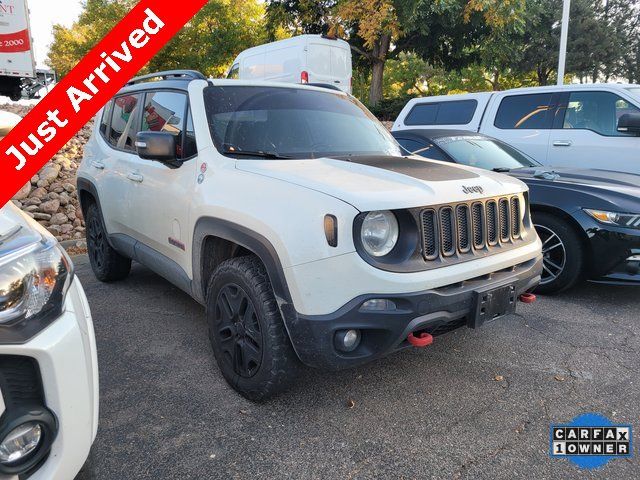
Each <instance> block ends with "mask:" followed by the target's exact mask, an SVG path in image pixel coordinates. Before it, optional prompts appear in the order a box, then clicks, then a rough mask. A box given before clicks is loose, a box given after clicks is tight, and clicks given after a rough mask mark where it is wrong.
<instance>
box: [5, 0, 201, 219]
mask: <svg viewBox="0 0 640 480" xmlns="http://www.w3.org/2000/svg"><path fill="white" fill-rule="evenodd" d="M206 3H207V0H183V1H181V2H178V3H175V2H159V1H157V0H141V1H140V3H138V4H137V5H136V6H135V8H134V9H133V10H131V12H129V14H128V15H127V16H126V17H125V18H123V19H122V21H121V22H120V23H118V25H116V27H115V28H114V29H113V30H112V31H111V32H109V34H108V35H107V36H106V37H105V38H104V39H103V40H102V41H101V42H100V43H98V45H96V47H95V48H94V49H93V50H91V51H90V52H89V53H88V54H87V55H86V56H85V57H84V58H83V59H82V60H81V61H80V63H78V65H77V66H76V67H74V69H73V70H71V72H69V74H68V75H67V76H66V77H64V79H63V80H62V81H60V83H58V84H57V85H56V86H55V88H54V89H53V90H52V91H51V92H50V93H49V94H48V95H47V96H46V97H45V98H43V99H42V101H40V103H38V105H36V106H35V107H34V108H33V110H31V112H29V114H28V115H27V116H26V117H24V119H23V120H22V121H21V122H20V123H19V124H18V125H17V126H16V127H15V128H14V129H13V130H12V131H11V133H9V135H7V136H6V137H5V138H4V139H3V140H2V141H1V142H0V179H1V182H2V183H1V187H0V207H2V206H4V205H5V204H6V203H7V202H8V201H9V200H10V199H11V197H13V196H14V195H15V194H16V192H18V191H19V190H20V189H21V188H22V187H23V186H24V185H25V184H26V183H27V181H29V180H30V179H31V177H33V176H34V175H35V174H36V173H37V172H38V170H40V169H41V168H42V167H43V166H44V164H45V163H47V162H48V161H49V160H50V159H51V158H52V157H53V156H54V155H55V154H56V153H57V152H58V151H59V150H60V149H61V148H62V147H63V146H64V145H65V144H66V143H67V142H68V141H69V140H70V139H71V138H72V137H73V136H74V135H75V134H76V133H77V132H78V131H79V130H80V129H81V128H82V127H83V126H84V125H85V124H86V123H87V122H88V121H89V120H90V119H91V118H92V117H93V116H94V115H95V114H96V113H97V112H98V111H99V110H100V109H101V108H102V107H103V106H104V105H105V104H106V103H107V102H108V101H109V100H110V99H111V98H112V97H113V96H114V95H115V94H116V93H117V92H118V90H120V89H121V88H122V87H123V86H124V85H125V84H126V83H127V82H128V81H129V80H130V79H131V77H133V76H134V75H135V74H136V73H137V72H138V71H139V70H140V69H141V68H142V67H143V66H144V65H145V64H146V63H147V62H148V61H149V60H150V59H151V58H152V57H153V56H154V55H155V54H156V53H157V52H158V51H159V50H160V49H161V48H162V47H163V46H164V45H166V43H167V42H168V41H169V40H171V38H172V37H173V36H174V35H175V34H176V33H177V32H178V31H179V30H180V29H181V28H182V27H183V26H184V25H185V24H186V23H187V22H188V21H189V20H190V19H191V18H192V17H193V16H194V15H195V14H196V13H197V12H198V11H199V10H200V9H201V8H202V7H203V6H204V5H205V4H206Z"/></svg>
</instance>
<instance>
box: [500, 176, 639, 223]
mask: <svg viewBox="0 0 640 480" xmlns="http://www.w3.org/2000/svg"><path fill="white" fill-rule="evenodd" d="M509 175H511V176H513V177H515V178H518V179H520V180H522V181H523V182H525V183H526V184H527V185H528V186H529V189H530V191H531V202H532V203H543V204H546V203H549V201H550V198H554V202H561V203H562V204H564V205H568V204H575V208H616V209H617V210H620V211H623V212H626V211H628V212H634V213H635V212H636V210H637V211H638V212H640V175H636V174H633V173H623V172H613V171H610V170H597V169H577V168H555V167H547V166H538V167H531V168H518V169H515V170H511V171H510V172H509Z"/></svg>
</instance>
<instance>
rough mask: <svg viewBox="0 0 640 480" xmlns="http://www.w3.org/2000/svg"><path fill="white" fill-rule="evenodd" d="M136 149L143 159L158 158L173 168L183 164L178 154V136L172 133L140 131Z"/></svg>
mask: <svg viewBox="0 0 640 480" xmlns="http://www.w3.org/2000/svg"><path fill="white" fill-rule="evenodd" d="M136 150H137V152H138V156H139V157H140V158H142V159H145V160H156V161H158V162H161V163H164V164H166V165H168V166H170V167H173V168H178V167H179V166H180V165H181V162H180V161H179V160H178V158H177V155H176V137H175V135H172V134H171V133H168V132H139V133H138V135H137V136H136Z"/></svg>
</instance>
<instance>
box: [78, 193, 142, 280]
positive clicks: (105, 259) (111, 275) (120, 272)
mask: <svg viewBox="0 0 640 480" xmlns="http://www.w3.org/2000/svg"><path fill="white" fill-rule="evenodd" d="M85 225H86V237H87V253H88V255H89V262H90V263H91V269H92V270H93V273H94V275H95V276H96V278H97V279H98V280H100V281H101V282H115V281H118V280H123V279H125V278H126V277H127V275H129V272H130V271H131V259H130V258H127V257H124V256H122V255H120V254H119V253H118V252H116V251H115V250H114V249H113V248H111V245H109V241H108V239H107V232H106V229H105V228H104V224H103V223H102V216H101V215H100V211H99V210H98V205H96V204H95V203H92V204H90V205H89V207H88V208H87V213H86V216H85Z"/></svg>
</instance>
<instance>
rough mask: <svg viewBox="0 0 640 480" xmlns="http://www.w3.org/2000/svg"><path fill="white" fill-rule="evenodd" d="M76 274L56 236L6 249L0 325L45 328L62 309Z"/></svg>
mask: <svg viewBox="0 0 640 480" xmlns="http://www.w3.org/2000/svg"><path fill="white" fill-rule="evenodd" d="M72 277H73V270H72V264H71V261H70V259H69V257H68V256H67V254H66V253H65V251H64V250H63V249H62V247H60V246H59V244H58V243H57V242H56V241H55V240H54V239H43V240H42V241H41V242H39V243H35V244H31V245H29V246H25V247H23V248H20V249H18V250H16V251H14V252H9V253H6V254H5V255H4V256H3V257H2V258H0V328H2V329H5V328H7V327H11V326H14V325H16V326H17V324H20V328H18V330H33V327H31V328H30V325H31V324H32V323H38V324H39V326H40V327H41V328H44V327H45V326H46V325H47V324H48V323H49V322H51V321H53V320H55V318H57V317H58V316H60V314H61V313H62V310H63V305H64V300H65V296H66V294H67V290H68V289H69V286H70V285H71V280H72ZM23 324H25V325H24V326H23ZM5 333H7V332H5ZM24 333H26V332H24Z"/></svg>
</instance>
